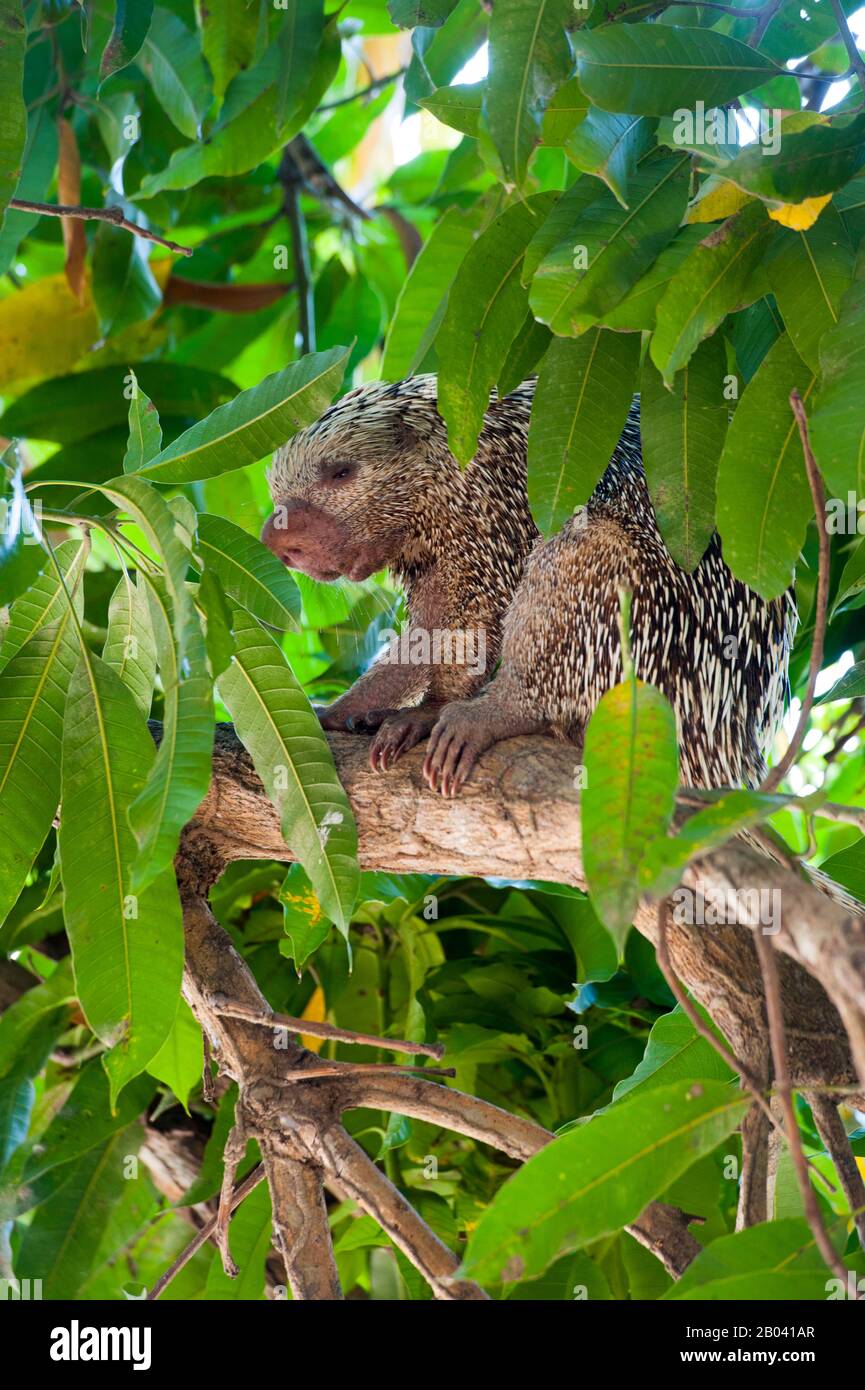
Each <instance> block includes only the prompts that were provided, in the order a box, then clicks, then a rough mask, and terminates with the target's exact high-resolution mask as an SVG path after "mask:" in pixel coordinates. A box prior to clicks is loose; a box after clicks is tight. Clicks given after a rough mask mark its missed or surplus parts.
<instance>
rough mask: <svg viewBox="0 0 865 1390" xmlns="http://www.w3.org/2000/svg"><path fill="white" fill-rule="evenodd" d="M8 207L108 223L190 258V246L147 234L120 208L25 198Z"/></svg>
mask: <svg viewBox="0 0 865 1390" xmlns="http://www.w3.org/2000/svg"><path fill="white" fill-rule="evenodd" d="M9 207H10V208H17V210H18V211H19V212H36V213H38V214H39V216H40V217H78V218H80V219H81V220H82V221H83V222H110V223H112V225H113V226H115V227H122V229H123V230H124V231H125V232H132V234H133V236H137V237H141V238H142V240H143V241H154V242H156V245H157V246H165V247H166V248H167V249H168V250H169V251H176V252H177V253H178V255H180V256H191V255H192V253H193V248H192V247H191V246H180V245H178V243H177V242H176V241H167V240H166V238H165V237H162V236H157V235H156V233H155V232H149V231H148V230H147V228H146V227H139V225H138V223H137V222H130V221H129V218H128V217H125V216H124V215H123V209H122V208H115V207H108V208H84V207H79V206H78V205H77V204H73V203H31V202H30V201H29V199H27V198H10V200H9Z"/></svg>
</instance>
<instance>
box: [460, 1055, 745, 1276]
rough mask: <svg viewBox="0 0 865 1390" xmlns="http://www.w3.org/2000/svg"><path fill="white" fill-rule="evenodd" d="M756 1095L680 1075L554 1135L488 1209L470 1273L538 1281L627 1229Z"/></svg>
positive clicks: (467, 1264)
mask: <svg viewBox="0 0 865 1390" xmlns="http://www.w3.org/2000/svg"><path fill="white" fill-rule="evenodd" d="M750 1103H751V1102H750V1099H749V1098H748V1097H747V1096H745V1097H743V1096H742V1095H741V1094H740V1093H737V1092H735V1091H733V1090H731V1088H730V1087H729V1086H725V1085H722V1084H721V1083H720V1082H717V1081H698V1082H693V1081H689V1082H681V1081H680V1082H677V1083H676V1084H675V1085H673V1086H663V1087H660V1088H659V1089H657V1090H652V1091H650V1092H649V1093H648V1094H645V1095H638V1096H634V1097H633V1098H631V1099H629V1100H626V1101H623V1102H622V1104H621V1105H615V1106H613V1107H612V1108H611V1109H609V1110H606V1111H604V1112H603V1114H601V1115H598V1116H596V1117H595V1118H594V1119H592V1120H590V1121H589V1123H588V1124H584V1125H580V1126H579V1127H578V1128H577V1129H574V1130H571V1131H570V1132H569V1133H568V1134H564V1135H562V1136H561V1138H558V1139H554V1140H553V1142H552V1143H551V1144H548V1145H547V1146H546V1148H544V1149H541V1151H540V1153H538V1154H536V1155H535V1156H534V1157H533V1158H530V1159H529V1161H528V1163H525V1164H523V1166H522V1168H520V1169H519V1170H518V1171H517V1172H516V1173H515V1174H514V1175H513V1177H511V1178H510V1179H509V1180H508V1181H507V1182H506V1183H505V1185H504V1187H502V1188H500V1190H499V1192H498V1193H497V1194H496V1196H495V1198H494V1199H493V1201H492V1203H491V1204H490V1205H489V1206H488V1207H487V1208H486V1209H485V1210H484V1211H483V1213H482V1215H481V1218H480V1221H479V1223H478V1225H477V1227H476V1229H475V1231H474V1233H473V1235H472V1237H471V1239H470V1241H469V1246H468V1250H467V1251H466V1255H465V1259H464V1261H463V1271H464V1272H465V1273H466V1274H467V1275H469V1276H471V1277H472V1278H474V1279H478V1280H480V1281H481V1282H482V1283H489V1284H497V1283H503V1282H507V1281H510V1280H514V1279H530V1278H532V1277H534V1276H535V1275H538V1274H541V1273H542V1272H543V1271H544V1270H545V1269H546V1268H547V1267H548V1266H549V1265H550V1264H552V1262H553V1260H555V1259H557V1258H558V1257H559V1256H560V1255H563V1254H565V1253H567V1251H569V1250H577V1249H580V1248H581V1247H582V1246H585V1245H589V1244H591V1243H592V1242H593V1241H595V1240H599V1239H600V1238H601V1237H602V1236H605V1235H610V1234H612V1233H613V1232H614V1231H619V1230H621V1229H622V1227H623V1226H625V1225H627V1223H628V1222H629V1221H633V1220H634V1218H635V1217H637V1216H638V1215H639V1213H640V1212H641V1211H642V1210H643V1208H644V1207H645V1206H646V1205H647V1203H648V1202H650V1201H652V1199H653V1198H655V1197H657V1196H659V1195H660V1193H662V1192H663V1191H665V1189H666V1188H668V1187H669V1185H670V1183H671V1182H673V1181H674V1180H675V1179H676V1178H677V1177H679V1176H680V1174H682V1173H684V1172H686V1171H687V1169H688V1168H690V1167H691V1165H692V1164H693V1163H695V1162H696V1160H697V1159H698V1158H700V1157H702V1156H703V1154H708V1153H711V1152H712V1150H713V1149H714V1148H715V1146H716V1145H717V1144H719V1143H720V1142H721V1140H722V1139H725V1138H726V1136H727V1135H728V1134H731V1133H732V1132H733V1130H734V1129H735V1128H736V1127H737V1125H738V1124H739V1122H740V1121H741V1119H742V1117H743V1115H744V1114H745V1112H746V1111H747V1109H748V1107H749V1105H750Z"/></svg>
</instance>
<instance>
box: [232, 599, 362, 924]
mask: <svg viewBox="0 0 865 1390" xmlns="http://www.w3.org/2000/svg"><path fill="white" fill-rule="evenodd" d="M234 635H235V658H234V661H233V662H232V664H231V666H230V667H229V668H228V670H227V671H223V673H222V675H221V676H220V678H219V693H220V696H221V698H222V700H223V701H224V703H225V705H226V706H227V708H228V710H229V711H230V713H231V717H232V719H233V720H234V723H235V726H236V729H237V735H238V738H239V739H240V740H241V742H242V743H243V745H244V746H245V747H246V748H247V749H248V751H249V753H250V756H251V757H252V761H253V763H254V764H255V770H256V772H257V773H258V775H259V777H260V778H261V780H262V782H263V783H264V786H265V789H266V791H267V794H268V796H269V797H270V799H271V800H272V802H273V804H274V806H275V807H276V809H277V811H278V813H279V817H280V823H281V825H282V833H283V835H284V837H285V841H286V844H288V845H289V846H290V847H291V849H292V850H293V852H294V853H295V854H296V855H297V857H298V859H299V860H300V862H301V864H302V865H303V867H304V868H305V869H306V872H307V873H308V874H309V877H310V879H311V880H312V884H313V887H314V888H315V891H316V895H317V897H318V899H319V902H320V903H321V906H322V910H323V911H324V912H325V913H326V915H327V916H328V917H330V918H331V919H332V920H333V921H335V922H336V923H337V925H338V926H339V927H340V930H341V931H343V933H347V931H348V922H349V919H350V915H351V909H352V906H353V904H354V900H355V897H356V895H357V886H358V869H357V862H356V858H355V856H356V846H357V832H356V830H355V825H354V817H353V816H352V812H351V807H350V805H349V802H348V798H347V796H346V795H345V792H344V791H343V789H342V787H341V785H340V782H339V779H338V777H337V775H336V770H335V769H334V766H333V761H332V758H331V755H330V749H329V748H328V746H327V741H326V739H325V737H324V734H323V733H322V731H321V728H320V725H319V722H318V720H317V718H316V717H315V715H314V713H313V712H312V710H311V709H310V707H309V703H308V701H307V699H306V696H305V695H304V694H303V691H302V690H301V688H300V686H299V685H298V684H297V682H296V680H295V678H294V676H293V675H292V673H291V671H290V670H289V667H288V664H287V663H286V660H285V657H284V656H283V654H282V652H281V650H280V649H279V647H278V646H277V645H276V643H275V642H274V641H273V640H272V639H271V638H270V637H269V636H268V635H267V634H266V633H265V632H264V630H263V629H262V628H261V627H260V626H259V624H258V623H257V622H256V620H255V619H254V618H252V617H250V616H249V614H247V613H245V612H243V611H242V610H240V609H238V610H236V611H235V617H234Z"/></svg>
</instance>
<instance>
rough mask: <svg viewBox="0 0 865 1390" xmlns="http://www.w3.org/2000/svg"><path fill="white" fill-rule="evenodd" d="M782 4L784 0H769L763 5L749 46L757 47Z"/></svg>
mask: <svg viewBox="0 0 865 1390" xmlns="http://www.w3.org/2000/svg"><path fill="white" fill-rule="evenodd" d="M781 4H782V0H769V3H768V4H767V5H764V6H763V8H762V10H761V11H760V18H759V19H758V20H757V25H756V27H755V29H754V32H753V34H752V35H751V37H750V38H749V40H748V47H749V48H756V47H757V45H758V44H759V42H760V40H761V39H762V37H763V35H764V34H765V32H766V30H767V29H768V28H769V25H770V24H771V23H772V20H773V19H774V18H775V15H776V14H777V13H778V11H779V9H780V8H781Z"/></svg>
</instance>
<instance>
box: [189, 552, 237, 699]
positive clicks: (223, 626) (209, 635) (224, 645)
mask: <svg viewBox="0 0 865 1390" xmlns="http://www.w3.org/2000/svg"><path fill="white" fill-rule="evenodd" d="M196 602H197V603H198V606H199V608H200V609H201V611H202V612H203V614H204V621H205V631H204V642H205V646H206V648H207V662H208V665H209V666H210V674H211V676H212V678H213V679H214V680H216V678H217V676H220V675H221V674H222V672H223V671H224V670H225V668H226V666H227V665H228V663H229V662H230V660H231V658H232V655H233V653H234V638H233V637H232V635H231V609H230V608H229V605H228V600H227V599H226V597H225V590H224V589H223V587H222V584H221V582H220V579H219V576H218V575H217V574H216V573H215V572H214V571H213V570H212V569H208V568H207V566H206V565H205V567H204V571H203V573H202V576H201V583H200V584H199V586H198V594H197V596H196Z"/></svg>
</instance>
